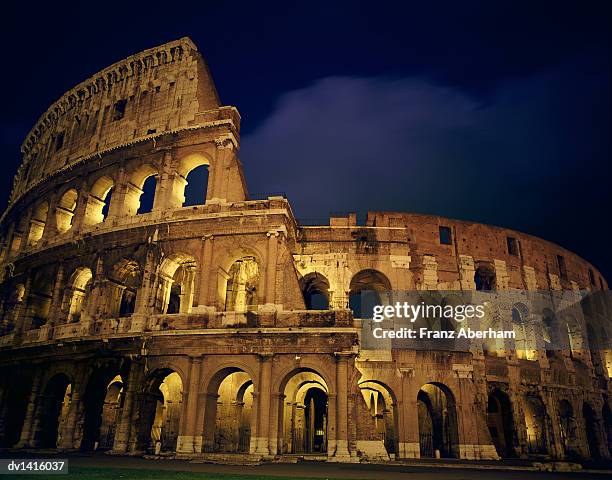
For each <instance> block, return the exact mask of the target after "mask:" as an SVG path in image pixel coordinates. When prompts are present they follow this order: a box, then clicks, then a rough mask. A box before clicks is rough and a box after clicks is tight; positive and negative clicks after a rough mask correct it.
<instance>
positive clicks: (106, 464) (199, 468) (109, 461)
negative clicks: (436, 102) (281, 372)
mask: <svg viewBox="0 0 612 480" xmlns="http://www.w3.org/2000/svg"><path fill="white" fill-rule="evenodd" d="M14 455H15V454H14V453H12V454H11V453H9V452H4V453H0V457H4V458H7V457H10V458H14V457H13V456H14ZM24 456H25V455H24ZM24 456H22V458H23V457H24ZM27 456H28V457H30V458H32V457H37V458H41V457H46V458H49V457H51V456H58V455H57V454H56V455H45V454H43V453H42V452H41V453H37V454H29V455H27ZM64 456H66V455H64ZM67 457H68V458H69V464H70V466H71V467H77V468H79V470H80V469H81V468H91V469H96V470H97V471H103V469H113V470H109V476H108V478H119V476H118V475H117V470H115V469H126V470H139V471H141V473H143V472H144V471H149V472H151V473H153V472H152V471H156V475H155V478H161V477H160V475H162V473H161V472H164V471H167V472H168V477H171V476H172V477H173V478H174V475H172V474H171V472H193V473H195V472H198V473H200V475H194V476H197V477H198V478H203V477H202V476H201V474H202V473H204V474H206V473H208V474H214V473H216V474H224V475H227V476H228V477H226V478H228V479H231V478H232V476H234V475H238V476H240V478H244V476H245V475H254V476H257V477H259V478H262V477H263V478H265V477H269V476H270V477H285V478H293V479H295V478H297V477H301V478H326V479H355V480H366V479H367V480H396V479H411V480H430V479H431V480H443V479H453V480H486V479H495V480H507V479H508V480H509V479H521V480H523V479H534V480H540V479H541V480H544V479H555V480H563V479H574V480H579V479H585V478H594V479H601V480H603V479H604V478H611V477H610V475H609V472H607V473H606V472H593V471H583V472H575V473H574V472H567V473H566V472H553V473H547V472H533V471H525V470H518V471H517V470H514V471H511V470H495V469H492V468H491V466H488V465H485V467H487V468H486V469H474V468H468V466H467V465H465V464H461V465H450V464H447V466H446V467H426V466H414V465H410V466H406V465H401V464H397V463H396V464H387V465H375V464H335V463H326V462H311V461H309V462H299V463H296V464H282V463H269V464H263V465H249V466H242V465H236V466H234V465H215V464H204V463H191V462H188V461H181V460H151V459H142V458H134V457H117V456H111V455H104V454H94V455H84V454H70V455H67ZM126 473H127V472H126ZM162 476H163V475H162ZM2 477H4V478H7V477H6V476H4V475H3V476H2ZM15 478H24V477H17V476H15ZM32 478H34V477H32ZM38 478H40V477H38ZM54 478H55V479H61V478H62V477H61V476H55V477H54ZM95 478H103V477H98V476H96V477H95ZM181 478H183V476H182V475H181ZM204 478H206V477H205V476H204Z"/></svg>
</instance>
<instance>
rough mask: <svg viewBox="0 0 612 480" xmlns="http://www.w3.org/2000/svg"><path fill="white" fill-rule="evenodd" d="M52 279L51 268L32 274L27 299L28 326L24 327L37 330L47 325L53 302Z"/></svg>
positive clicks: (53, 273)
mask: <svg viewBox="0 0 612 480" xmlns="http://www.w3.org/2000/svg"><path fill="white" fill-rule="evenodd" d="M54 277H55V272H54V271H53V270H52V267H51V266H46V267H42V268H39V269H38V270H36V271H35V272H34V273H33V276H32V283H31V286H30V291H29V292H28V299H27V303H28V310H29V315H30V325H26V327H32V328H39V327H41V326H43V325H45V324H46V323H47V321H48V319H49V313H50V309H51V302H52V300H53V278H54ZM24 320H25V319H24Z"/></svg>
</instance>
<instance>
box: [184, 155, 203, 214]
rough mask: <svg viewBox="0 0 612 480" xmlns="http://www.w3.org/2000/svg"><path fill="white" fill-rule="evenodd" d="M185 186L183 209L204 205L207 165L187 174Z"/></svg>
mask: <svg viewBox="0 0 612 480" xmlns="http://www.w3.org/2000/svg"><path fill="white" fill-rule="evenodd" d="M185 180H186V181H187V183H186V185H185V202H184V203H183V206H184V207H189V206H192V205H204V204H205V203H206V193H207V190H208V165H200V166H198V167H196V168H194V169H193V170H191V171H190V172H189V174H188V175H187V178H186V179H185Z"/></svg>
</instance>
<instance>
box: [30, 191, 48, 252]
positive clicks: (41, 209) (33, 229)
mask: <svg viewBox="0 0 612 480" xmlns="http://www.w3.org/2000/svg"><path fill="white" fill-rule="evenodd" d="M48 216H49V202H47V201H46V200H43V201H42V202H40V203H39V204H38V205H36V207H34V211H33V212H32V218H31V219H30V231H29V232H28V246H29V247H32V246H34V245H36V244H37V243H38V241H39V240H40V239H41V238H42V236H43V232H44V231H45V225H46V224H47V217H48Z"/></svg>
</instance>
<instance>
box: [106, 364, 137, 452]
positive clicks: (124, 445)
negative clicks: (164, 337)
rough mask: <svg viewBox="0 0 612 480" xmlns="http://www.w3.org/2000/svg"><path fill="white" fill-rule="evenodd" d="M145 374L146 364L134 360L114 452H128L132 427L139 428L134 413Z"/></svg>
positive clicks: (116, 434)
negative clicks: (133, 422) (134, 422)
mask: <svg viewBox="0 0 612 480" xmlns="http://www.w3.org/2000/svg"><path fill="white" fill-rule="evenodd" d="M143 375H144V366H143V365H142V364H140V363H138V362H133V363H132V365H131V366H130V372H129V374H128V379H127V385H124V388H125V397H124V400H123V408H122V409H121V412H120V414H119V423H118V425H117V430H116V433H115V439H114V443H113V452H115V453H126V452H127V450H128V446H129V440H130V434H131V431H132V428H138V426H137V425H132V414H133V412H134V409H135V400H136V397H137V391H138V390H139V388H140V384H141V382H142V377H143Z"/></svg>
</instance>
